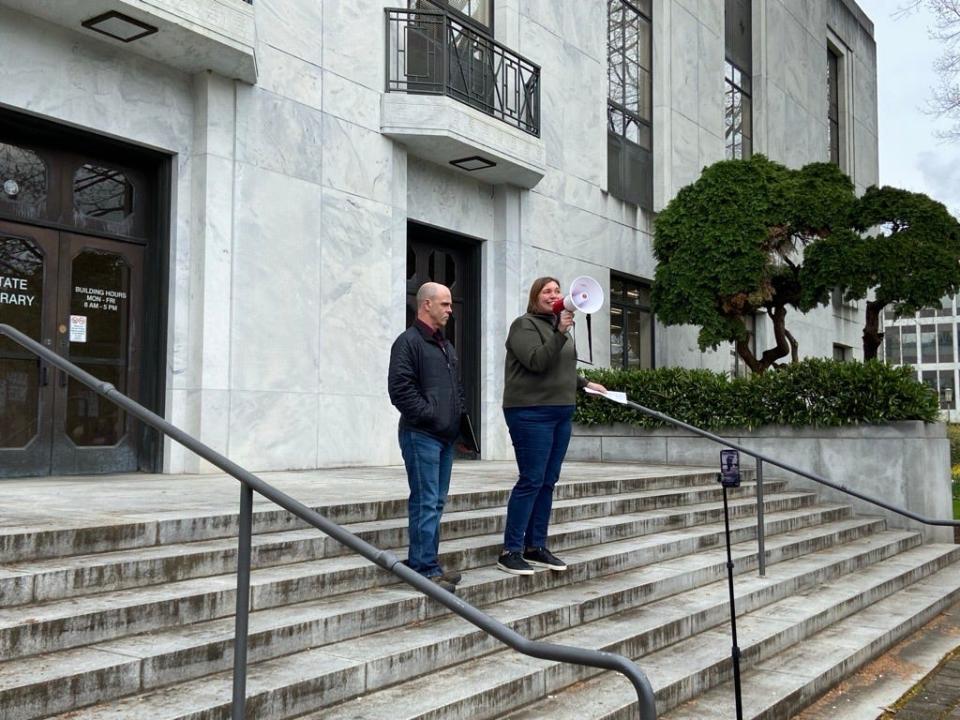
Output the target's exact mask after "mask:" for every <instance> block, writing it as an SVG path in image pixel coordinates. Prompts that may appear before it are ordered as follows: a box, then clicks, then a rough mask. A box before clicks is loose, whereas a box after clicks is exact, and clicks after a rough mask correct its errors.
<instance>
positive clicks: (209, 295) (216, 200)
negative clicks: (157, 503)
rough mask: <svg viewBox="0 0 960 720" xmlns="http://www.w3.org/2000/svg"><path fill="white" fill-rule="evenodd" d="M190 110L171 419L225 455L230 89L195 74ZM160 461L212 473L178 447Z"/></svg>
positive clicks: (232, 144)
mask: <svg viewBox="0 0 960 720" xmlns="http://www.w3.org/2000/svg"><path fill="white" fill-rule="evenodd" d="M194 110H195V115H194V138H193V143H194V153H193V155H192V157H191V158H190V159H189V163H190V184H189V188H190V191H189V192H190V214H189V217H190V222H189V228H188V229H187V230H186V232H184V233H183V234H182V236H181V237H180V240H179V241H178V242H186V243H188V244H189V265H188V269H187V270H186V272H187V274H188V277H189V280H188V283H189V298H188V299H187V302H188V303H189V305H188V309H187V310H186V318H185V320H186V323H187V325H186V329H185V331H184V332H185V334H186V348H185V352H184V358H185V364H184V366H183V367H182V369H181V370H180V372H175V375H174V402H175V404H176V403H177V402H178V401H179V402H180V403H182V408H181V409H180V412H176V409H175V414H177V415H179V416H180V417H182V418H183V423H184V425H185V429H187V431H188V432H190V433H191V434H192V435H194V436H195V437H197V438H199V439H200V440H201V441H202V442H204V443H206V444H207V445H209V446H211V447H212V448H214V449H215V450H217V451H219V452H226V450H227V441H228V428H229V425H230V423H229V415H230V361H231V357H230V328H231V294H232V275H233V272H232V263H233V215H234V213H233V210H234V169H235V153H236V87H235V83H234V82H233V81H232V80H228V79H226V78H223V77H221V76H219V75H215V74H213V73H211V72H204V73H199V74H197V75H196V76H195V77H194ZM182 320H183V319H181V322H182ZM181 378H182V379H181ZM178 390H179V391H180V392H177V391H178ZM165 456H166V457H167V458H168V460H167V462H166V463H165V465H167V468H166V469H167V471H168V472H211V471H214V470H215V468H214V467H213V466H211V465H210V464H209V463H207V462H205V461H201V460H200V458H198V457H197V456H195V455H193V454H192V453H189V452H187V451H185V450H183V449H182V448H180V446H179V445H176V444H168V447H167V448H166V453H165Z"/></svg>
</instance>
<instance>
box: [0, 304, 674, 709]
mask: <svg viewBox="0 0 960 720" xmlns="http://www.w3.org/2000/svg"><path fill="white" fill-rule="evenodd" d="M0 335H5V336H7V337H8V338H10V339H11V340H13V341H14V342H15V343H17V344H18V345H20V346H21V347H24V348H26V349H27V350H29V351H30V352H32V353H33V354H34V355H36V356H37V357H40V358H43V359H44V360H45V361H47V362H49V363H50V364H51V365H53V366H55V367H57V368H59V369H61V370H63V371H64V372H65V373H67V374H68V375H70V376H71V377H73V378H75V379H76V380H78V381H79V382H81V383H83V384H84V385H86V386H87V387H89V388H90V389H91V390H93V391H94V392H96V393H97V394H99V395H101V396H103V397H105V398H106V399H107V400H109V401H111V402H112V403H114V404H116V405H118V406H120V407H121V408H123V409H124V410H126V411H127V412H129V413H130V414H131V415H133V416H135V417H137V418H138V419H139V420H141V421H142V422H144V423H146V424H147V425H149V426H150V427H152V428H154V429H156V430H158V431H160V432H161V433H163V434H164V435H167V436H168V437H170V438H172V439H174V440H176V441H177V442H179V443H180V444H181V445H183V446H184V447H186V448H188V449H189V450H192V451H193V452H195V453H196V454H197V455H199V456H200V457H202V458H203V459H204V460H207V461H208V462H210V463H212V464H214V465H216V466H217V467H218V468H220V469H221V470H223V471H224V472H225V473H227V474H228V475H231V476H232V477H234V478H236V479H237V480H239V481H240V482H241V483H243V484H244V485H245V486H246V487H248V488H249V489H251V490H253V491H256V492H257V493H259V494H260V495H262V496H263V497H265V498H267V499H268V500H271V501H272V502H274V503H276V504H277V505H279V506H280V507H282V508H284V509H285V510H288V511H289V512H291V513H293V514H294V515H296V516H297V517H299V518H300V519H301V520H303V521H304V522H306V523H307V524H309V525H312V526H313V527H315V528H317V529H318V530H320V531H322V532H324V533H325V534H327V535H329V536H330V537H332V538H333V539H334V540H336V541H337V542H339V543H340V544H341V545H345V546H346V547H348V548H349V549H351V550H353V551H354V552H356V553H358V554H360V555H362V556H363V557H365V558H366V559H367V560H369V561H370V562H372V563H374V564H375V565H379V566H380V567H382V568H383V569H384V570H387V571H389V572H392V573H393V574H394V575H396V576H397V577H398V578H400V579H401V580H403V581H404V582H405V583H407V584H408V585H412V586H413V587H414V588H416V589H417V590H419V591H420V592H422V593H423V594H424V595H427V596H429V597H431V598H433V599H434V600H436V601H437V602H439V603H440V604H441V605H444V606H446V607H447V608H449V609H450V610H451V611H452V612H454V613H456V614H457V615H459V616H460V617H462V618H463V619H464V620H467V621H468V622H470V623H472V624H473V625H476V626H477V627H478V628H480V629H481V630H484V631H485V632H487V633H489V634H490V635H492V636H493V637H495V638H496V639H497V640H499V641H500V642H502V643H504V644H505V645H507V646H509V647H511V648H513V649H514V650H516V651H517V652H520V653H523V654H524V655H530V656H533V657H536V658H540V659H543V660H556V661H559V662H568V663H573V664H575V665H584V666H587V667H596V668H601V669H605V670H615V671H617V672H620V673H622V674H623V675H625V676H626V677H627V679H628V680H630V682H631V683H632V684H633V686H634V688H635V689H636V691H637V702H638V710H639V712H640V718H641V720H656V717H657V709H656V702H655V697H654V693H653V687H652V686H651V685H650V681H649V680H648V679H647V677H646V675H644V674H643V671H641V670H640V668H639V667H637V665H636V664H635V663H634V662H633V661H631V660H629V659H628V658H626V657H624V656H622V655H617V654H615V653H608V652H603V651H601V650H590V649H587V648H578V647H572V646H569V645H555V644H553V643H545V642H540V641H536V640H530V639H528V638H525V637H524V636H522V635H520V634H519V633H518V632H516V631H515V630H512V629H511V628H509V627H507V626H506V625H504V624H503V623H501V622H499V621H497V620H495V619H493V618H492V617H490V616H489V615H487V614H486V613H484V612H481V611H480V610H478V609H477V608H475V607H474V606H473V605H471V604H470V603H467V602H465V601H464V600H461V599H460V598H458V597H457V596H456V595H454V594H453V593H450V592H447V591H446V590H443V589H442V588H440V587H439V586H438V585H437V584H436V583H433V582H431V581H430V580H427V579H426V578H425V577H423V576H422V575H420V574H419V573H417V572H416V571H414V570H412V569H411V568H409V567H407V566H406V565H404V564H403V563H402V562H401V561H400V559H399V558H397V556H396V555H394V554H393V553H392V552H390V551H389V550H381V549H379V548H377V547H375V546H374V545H371V544H370V543H368V542H366V541H365V540H361V539H360V538H358V537H357V536H356V535H354V534H353V533H351V532H349V531H348V530H345V529H344V528H342V527H340V526H339V525H337V524H336V523H334V522H331V521H330V520H328V519H327V518H325V517H324V516H323V515H321V514H320V513H318V512H317V511H315V510H313V509H312V508H310V507H307V506H306V505H304V504H303V503H301V502H300V501H299V500H296V499H295V498H292V497H290V496H289V495H287V494H286V493H284V492H281V491H280V490H278V489H277V488H275V487H273V486H272V485H270V484H269V483H267V482H265V481H264V480H261V479H260V478H258V477H257V476H256V475H254V474H253V473H251V472H249V471H248V470H245V469H244V468H242V467H240V466H239V465H237V464H236V463H235V462H233V461H232V460H230V459H229V458H227V457H225V456H224V455H221V454H220V453H218V452H217V451H216V450H214V449H212V448H210V447H208V446H207V445H204V444H203V443H202V442H200V441H199V440H197V439H196V438H195V437H193V436H192V435H189V434H188V433H186V432H184V431H183V430H181V429H180V428H178V427H176V426H175V425H173V424H171V423H169V422H167V421H166V420H164V419H163V418H162V417H160V416H159V415H156V414H154V413H153V412H151V411H150V410H147V409H146V408H145V407H143V406H142V405H140V404H139V403H137V402H135V401H133V400H131V399H130V398H128V397H127V396H126V395H124V394H123V393H121V392H120V391H119V390H117V389H116V388H115V387H114V386H113V385H111V384H110V383H108V382H103V381H101V380H98V379H97V378H95V377H94V376H93V375H91V374H89V373H87V372H85V371H84V370H82V369H80V368H79V367H77V366H76V365H74V364H73V363H71V362H70V361H69V360H66V359H64V358H62V357H60V356H59V355H57V354H56V353H55V352H53V351H52V350H50V349H49V348H46V347H44V346H43V345H41V344H40V343H38V342H36V341H35V340H33V339H32V338H30V337H28V336H26V335H24V334H23V333H22V332H20V331H19V330H17V329H16V328H14V327H12V326H10V325H6V324H2V323H0ZM248 508H249V504H248ZM241 537H242V533H241ZM238 596H239V593H238ZM235 647H236V643H235ZM237 701H239V702H242V698H241V699H239V700H238V699H237V698H236V696H235V707H234V711H235V712H234V717H238V715H237V714H236V702H237ZM240 717H242V715H240Z"/></svg>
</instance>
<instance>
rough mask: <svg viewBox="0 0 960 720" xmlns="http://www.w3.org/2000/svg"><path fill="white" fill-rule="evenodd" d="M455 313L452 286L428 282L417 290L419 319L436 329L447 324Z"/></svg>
mask: <svg viewBox="0 0 960 720" xmlns="http://www.w3.org/2000/svg"><path fill="white" fill-rule="evenodd" d="M452 314H453V302H452V300H451V297H450V288H448V287H447V286H446V285H441V284H440V283H436V282H426V283H424V284H423V285H421V286H420V289H419V290H417V319H418V320H420V321H422V322H424V323H426V324H427V325H429V326H430V327H432V328H433V329H434V330H439V329H440V328H442V327H443V326H444V325H446V324H447V320H449V319H450V316H451V315H452Z"/></svg>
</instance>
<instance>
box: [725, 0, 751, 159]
mask: <svg viewBox="0 0 960 720" xmlns="http://www.w3.org/2000/svg"><path fill="white" fill-rule="evenodd" d="M750 13H751V2H750V0H726V1H725V3H724V23H723V24H724V40H725V43H726V64H725V67H724V103H723V108H724V140H725V143H726V157H727V159H728V160H735V159H743V158H748V157H750V155H751V153H752V152H753V99H752V98H753V86H752V80H751V76H752V75H753V49H752V42H753V33H752V30H751V17H750Z"/></svg>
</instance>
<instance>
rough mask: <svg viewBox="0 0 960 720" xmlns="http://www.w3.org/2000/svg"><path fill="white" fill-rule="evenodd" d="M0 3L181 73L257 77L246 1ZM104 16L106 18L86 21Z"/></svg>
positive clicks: (36, 0) (3, 0) (249, 4)
mask: <svg viewBox="0 0 960 720" xmlns="http://www.w3.org/2000/svg"><path fill="white" fill-rule="evenodd" d="M0 6H6V7H9V8H13V9H14V10H18V11H20V12H22V13H25V14H27V15H33V16H34V17H38V18H41V19H43V20H46V21H47V22H50V23H53V24H55V25H60V26H62V27H65V28H69V29H70V30H74V31H76V32H79V33H82V34H84V35H87V36H88V37H92V38H96V39H98V40H101V41H104V42H107V43H110V44H111V45H114V46H116V47H121V48H123V49H124V50H127V51H129V52H133V53H136V54H138V55H142V56H144V57H148V58H150V59H152V60H156V61H158V62H162V63H164V64H166V65H170V66H172V67H175V68H178V69H180V70H183V71H185V72H189V73H195V72H201V71H204V70H211V71H213V72H215V73H217V74H219V75H223V76H224V77H228V78H236V79H238V80H243V81H245V82H249V83H254V82H256V79H257V67H256V59H255V57H254V45H255V29H254V16H253V5H252V2H251V0H106V1H104V2H98V3H92V2H61V1H60V0H0ZM105 15H109V16H111V17H107V18H104V22H102V23H96V22H91V21H96V20H97V19H98V18H99V17H103V16H105ZM131 21H132V23H131ZM137 28H141V30H138V29H137ZM128 32H129V33H130V34H129V35H125V33H128Z"/></svg>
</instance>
